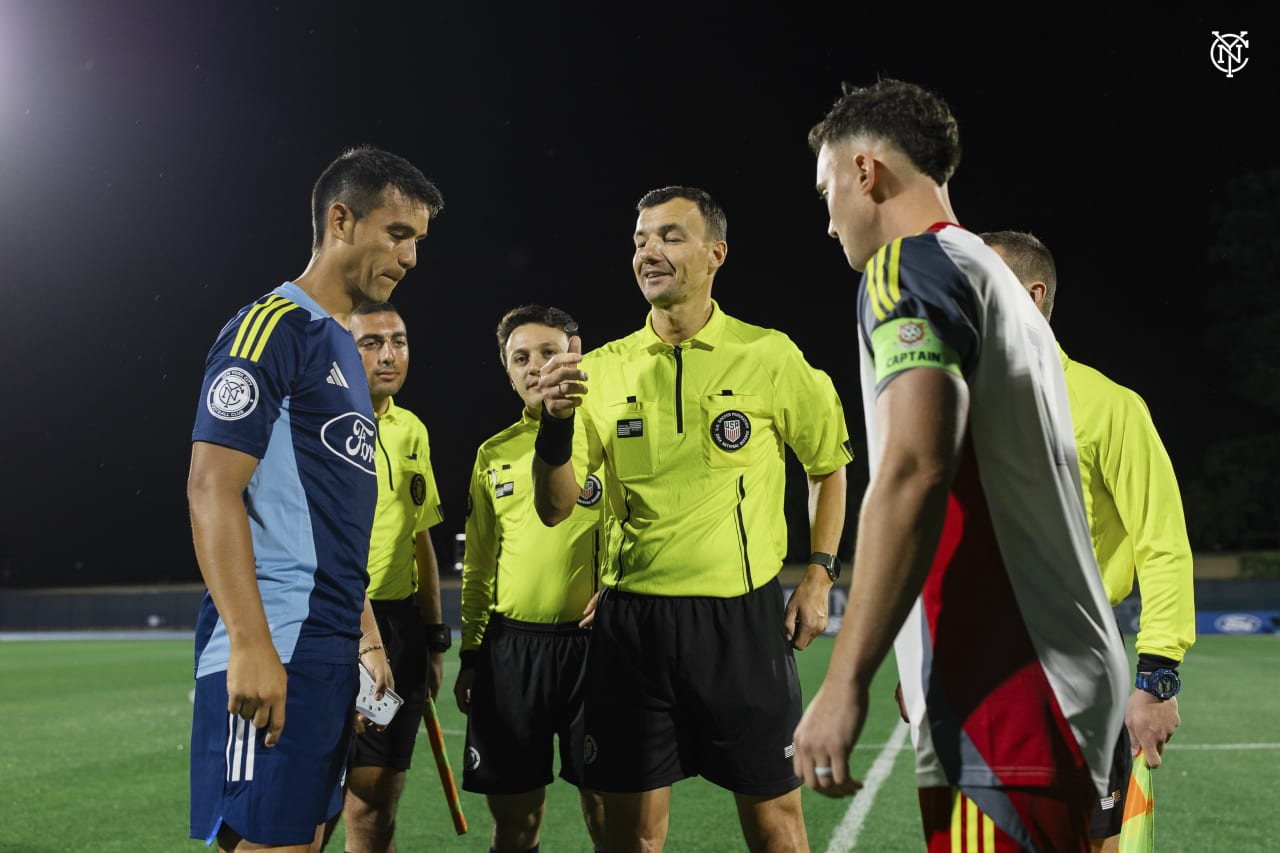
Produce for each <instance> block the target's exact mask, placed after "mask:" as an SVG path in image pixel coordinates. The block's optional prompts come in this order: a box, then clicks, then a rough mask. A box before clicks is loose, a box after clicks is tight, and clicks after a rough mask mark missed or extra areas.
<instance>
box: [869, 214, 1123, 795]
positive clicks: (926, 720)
mask: <svg viewBox="0 0 1280 853" xmlns="http://www.w3.org/2000/svg"><path fill="white" fill-rule="evenodd" d="M858 322H859V328H860V332H861V334H860V335H859V349H860V351H861V353H862V388H863V404H864V405H863V409H864V412H865V415H866V427H867V437H868V442H867V443H868V447H869V449H870V466H871V472H872V475H873V476H874V474H875V470H876V467H877V465H878V462H879V457H880V450H881V447H882V444H883V438H882V437H881V436H880V435H878V434H877V425H876V418H875V401H876V396H877V394H878V393H879V391H880V390H881V389H882V388H883V387H884V386H885V385H886V384H887V383H889V382H891V381H893V379H894V377H895V376H897V375H898V374H899V373H900V372H902V371H903V370H910V369H916V368H927V369H942V370H948V371H951V372H952V373H954V374H956V375H957V376H959V377H961V378H963V380H964V381H965V383H966V384H967V385H968V390H969V419H968V428H967V431H966V435H965V438H964V445H963V451H962V453H963V455H962V458H961V461H960V465H959V468H958V471H957V473H956V477H955V481H954V482H953V483H952V486H951V493H950V496H949V500H948V507H947V515H946V521H945V524H944V527H943V531H942V536H941V540H940V542H939V544H938V549H937V553H936V554H935V556H934V561H933V565H932V568H931V569H930V572H929V576H928V579H927V580H926V582H925V585H924V589H923V590H922V592H921V594H920V597H919V599H918V600H917V601H916V605H915V607H914V608H913V609H912V611H911V614H910V616H909V617H908V618H907V621H906V623H905V624H904V625H903V627H902V630H901V631H900V633H899V634H898V637H897V640H896V642H895V646H894V648H895V652H896V654H897V660H898V670H899V674H900V676H901V679H902V689H903V694H904V698H905V700H906V703H907V709H908V713H909V716H910V718H911V721H912V740H913V742H914V744H915V750H916V776H917V781H918V784H919V786H920V787H931V786H941V785H952V786H958V787H959V786H982V787H1004V786H1013V785H1021V786H1036V787H1040V786H1055V787H1057V786H1063V785H1070V784H1071V782H1073V781H1074V782H1078V781H1080V780H1081V779H1082V777H1084V775H1085V774H1090V775H1091V776H1092V779H1093V782H1094V784H1095V786H1096V787H1097V788H1098V790H1099V792H1100V793H1101V792H1103V791H1104V790H1105V789H1106V784H1107V773H1108V770H1109V768H1110V764H1111V757H1112V754H1113V752H1114V749H1115V745H1116V739H1117V737H1118V736H1119V733H1120V726H1121V725H1122V723H1123V713H1124V710H1123V709H1124V704H1125V703H1124V701H1123V697H1124V696H1125V695H1126V694H1127V692H1128V691H1127V683H1126V679H1127V674H1128V666H1127V663H1126V658H1125V654H1124V648H1123V645H1122V643H1121V639H1120V634H1119V630H1118V628H1117V626H1116V622H1115V618H1114V616H1113V615H1112V612H1111V608H1110V606H1109V605H1108V603H1107V597H1106V594H1105V592H1104V590H1103V586H1102V582H1101V579H1100V576H1099V573H1098V567H1097V564H1096V562H1095V559H1094V555H1093V550H1092V547H1091V544H1090V538H1089V526H1088V522H1087V521H1086V519H1085V511H1084V501H1083V497H1082V494H1081V488H1080V474H1079V471H1078V469H1077V467H1076V451H1075V444H1074V440H1073V438H1072V428H1071V414H1070V410H1069V409H1068V403H1067V389H1066V383H1065V380H1064V378H1063V372H1062V363H1061V361H1060V360H1059V357H1058V349H1057V346H1056V344H1055V341H1054V337H1053V332H1052V331H1051V330H1050V328H1049V324H1048V322H1046V321H1045V319H1044V318H1043V317H1042V316H1040V313H1039V311H1038V310H1037V309H1036V307H1035V305H1034V303H1033V302H1032V300H1031V298H1030V297H1029V296H1028V295H1027V293H1026V291H1025V290H1024V289H1023V288H1022V286H1021V284H1019V282H1018V280H1017V279H1016V278H1015V277H1014V275H1013V273H1012V272H1010V271H1009V269H1008V267H1006V266H1005V264H1004V262H1003V261H1001V260H1000V258H999V256H997V255H996V254H995V253H994V252H993V251H992V250H991V249H990V248H988V247H987V246H986V245H985V244H984V243H983V242H982V240H981V239H979V238H978V237H977V236H976V235H973V234H971V233H969V232H968V231H965V230H964V229H963V228H960V227H959V226H956V225H948V224H939V225H936V226H934V227H933V228H931V229H930V230H929V231H927V232H924V233H921V234H917V235H914V236H910V237H904V238H901V239H898V240H894V241H893V242H891V243H889V244H887V245H886V246H884V247H883V248H881V249H880V251H879V252H877V253H876V255H875V257H874V258H873V259H872V260H871V262H870V263H868V265H867V270H866V272H865V273H864V275H863V278H862V284H861V286H860V288H859V293H858ZM865 511H866V510H865V509H864V512H865ZM871 511H874V508H871Z"/></svg>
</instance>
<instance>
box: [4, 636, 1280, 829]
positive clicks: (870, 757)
mask: <svg viewBox="0 0 1280 853" xmlns="http://www.w3.org/2000/svg"><path fill="white" fill-rule="evenodd" d="M831 642H832V641H831V640H830V639H826V638H823V639H820V640H818V641H817V642H816V643H815V644H814V646H813V647H812V648H811V649H809V650H808V651H806V652H804V653H801V654H799V655H798V657H797V659H798V661H799V664H800V674H801V680H802V682H803V685H804V692H805V695H806V696H810V695H812V694H813V692H814V690H816V689H817V686H818V684H819V683H820V682H821V679H822V676H823V674H824V673H825V671H826V666H827V661H828V658H829V656H830V651H831ZM449 663H450V665H449V666H448V667H447V668H446V674H445V680H446V685H452V681H453V676H454V674H455V673H456V669H455V667H456V663H454V662H453V661H450V662H449ZM1182 672H1183V681H1184V685H1185V690H1184V694H1183V695H1182V696H1181V697H1179V701H1180V703H1181V706H1180V707H1181V711H1182V718H1183V725H1182V727H1181V728H1180V729H1179V730H1178V733H1177V736H1176V737H1175V738H1174V740H1173V741H1172V743H1171V744H1170V747H1169V749H1168V751H1166V753H1165V759H1166V763H1165V766H1164V767H1162V768H1161V769H1159V770H1158V771H1157V772H1156V775H1155V796H1156V849H1157V850H1159V851H1161V853H1177V852H1178V851H1188V853H1208V852H1210V851H1230V853H1251V851H1266V850H1274V849H1278V847H1280V817H1278V816H1277V815H1278V812H1277V809H1276V808H1275V801H1276V797H1277V793H1280V782H1277V776H1276V774H1275V773H1274V771H1273V764H1274V762H1275V761H1276V759H1278V758H1280V730H1278V729H1277V725H1276V722H1275V721H1276V720H1277V719H1280V682H1278V679H1277V673H1278V672H1280V641H1278V638H1276V637H1268V636H1261V637H1227V636H1206V637H1202V638H1201V639H1200V641H1199V642H1198V643H1197V645H1196V647H1195V648H1194V649H1193V650H1192V652H1191V654H1190V655H1189V656H1188V660H1187V662H1186V663H1185V664H1184V665H1183V667H1182ZM895 681H896V674H895V673H894V672H893V671H892V668H891V667H886V668H884V669H883V670H882V671H881V673H880V675H879V676H878V678H877V681H876V683H875V685H874V686H873V690H872V699H873V702H874V705H873V709H872V713H871V717H870V719H869V720H868V723H867V728H866V731H865V733H864V734H863V738H862V744H861V745H860V747H859V749H858V750H857V751H856V752H855V754H854V758H853V771H854V773H855V775H857V776H859V777H863V776H865V774H866V772H867V770H868V769H869V768H870V767H871V765H872V763H873V762H874V761H875V760H876V758H877V756H878V755H879V754H880V752H881V747H882V745H883V744H884V743H885V742H886V741H887V740H888V739H889V738H890V735H891V733H892V731H893V729H894V727H895V725H896V723H897V714H896V707H895V705H894V703H893V695H892V694H893V686H894V683H895ZM0 682H2V683H3V684H4V685H5V686H6V689H5V690H4V692H3V695H2V696H0V715H2V718H3V719H5V720H8V721H9V724H8V727H7V728H8V732H9V734H8V735H7V737H6V738H5V748H4V749H3V750H0V803H3V807H2V809H3V811H2V814H0V853H18V851H21V853H67V851H90V850H92V851H95V853H99V852H101V851H131V853H138V851H141V853H146V851H163V852H164V853H170V851H182V850H192V851H194V850H199V849H202V845H201V844H200V843H199V842H197V841H193V840H187V839H186V833H187V741H188V736H189V731H190V725H191V705H190V699H189V694H190V691H191V688H192V680H191V644H190V642H189V641H181V640H178V641H175V640H150V641H126V640H69V641H53V640H32V641H23V642H0ZM437 704H438V707H439V711H440V715H441V723H442V725H443V727H444V729H445V740H446V743H447V745H448V748H449V758H450V762H451V763H452V765H453V768H454V772H455V776H456V777H458V778H459V779H460V778H461V766H462V740H463V737H462V733H463V730H464V727H465V721H464V718H463V717H462V715H461V714H460V713H459V712H458V710H457V708H456V707H455V706H454V703H453V700H452V694H451V692H450V691H449V690H446V691H444V695H443V696H442V697H441V699H440V701H439V702H438V703H437ZM547 794H548V796H547V814H546V818H545V822H544V828H543V834H542V849H543V850H546V851H557V852H558V851H579V850H581V851H588V850H590V845H589V843H588V842H587V837H586V831H585V829H584V828H583V826H582V819H581V815H580V813H579V810H578V804H577V796H576V791H575V790H574V789H573V788H571V787H569V786H568V785H566V784H564V783H563V782H557V783H555V784H553V785H551V786H550V787H549V788H548V791H547ZM860 796H862V795H860ZM855 802H856V798H855V799H854V800H841V801H832V800H827V799H826V798H823V797H821V796H818V795H815V794H813V793H812V792H809V791H805V792H804V807H805V817H806V822H807V824H808V828H809V840H810V844H811V846H812V848H813V849H814V850H848V849H851V848H850V846H849V839H850V832H849V826H848V824H846V826H845V827H844V829H843V830H839V828H840V826H841V822H842V821H844V820H845V819H846V815H847V812H848V810H849V809H850V807H851V805H852V804H853V803H855ZM462 806H463V810H464V812H465V814H466V816H467V820H468V823H469V825H470V831H469V832H468V833H467V834H466V835H462V836H458V835H456V834H455V833H454V831H453V827H452V824H451V822H450V819H449V812H448V808H447V805H446V803H445V799H444V795H443V793H442V792H441V789H440V783H439V779H438V777H437V776H436V769H435V763H434V761H433V760H432V758H431V752H430V746H429V744H428V743H427V741H426V738H425V737H423V738H422V739H420V740H419V745H418V752H417V755H416V760H415V763H414V767H413V769H412V770H410V771H409V774H408V778H407V781H406V786H405V794H404V798H403V800H402V804H401V809H400V818H399V828H398V832H397V838H398V842H399V847H400V849H401V850H404V851H409V850H439V849H446V850H475V851H483V850H487V849H488V837H489V817H488V812H487V810H486V808H485V804H484V799H483V798H482V797H479V796H476V795H472V794H467V793H465V792H464V793H463V794H462ZM838 830H839V831H838ZM833 836H835V842H834V843H833ZM342 840H343V838H342V830H341V828H339V830H338V833H337V835H336V836H335V838H334V839H333V841H332V842H331V843H330V845H329V847H328V849H329V850H333V851H341V850H342ZM922 847H923V843H922V837H921V834H920V829H919V820H918V817H917V813H916V802H915V786H914V781H913V779H912V774H911V759H910V754H909V749H902V750H900V751H898V752H897V753H896V754H894V757H893V760H892V772H891V773H890V774H889V776H888V777H887V778H886V779H885V781H884V783H883V785H882V787H881V788H880V790H879V792H878V794H877V795H876V797H875V799H874V802H873V804H872V805H871V808H870V810H869V811H868V813H867V815H866V819H865V821H864V822H863V823H862V824H861V826H860V833H859V834H858V836H857V844H856V846H854V847H852V849H856V850H870V851H883V853H893V851H919V850H921V849H922ZM667 849H668V850H671V851H676V853H686V851H688V853H700V852H701V851H707V853H711V851H717V853H719V852H720V851H726V850H741V849H744V846H743V843H742V840H741V834H740V832H739V829H738V823H737V818H736V813H735V810H734V808H733V801H732V796H731V795H730V794H729V793H727V792H725V791H723V790H721V789H719V788H716V787H715V786H713V785H710V784H708V783H706V782H704V781H703V780H701V779H689V780H685V781H683V782H680V783H678V784H677V785H676V786H675V788H674V791H673V795H672V810H671V825H670V832H669V835H668V841H667Z"/></svg>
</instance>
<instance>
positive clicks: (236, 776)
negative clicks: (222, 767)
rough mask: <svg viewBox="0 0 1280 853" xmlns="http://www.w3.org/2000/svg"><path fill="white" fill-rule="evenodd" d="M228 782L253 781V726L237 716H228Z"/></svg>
mask: <svg viewBox="0 0 1280 853" xmlns="http://www.w3.org/2000/svg"><path fill="white" fill-rule="evenodd" d="M227 729H228V734H227V781H228V782H252V781H253V747H254V742H255V740H256V738H255V737H254V735H255V730H254V728H253V726H251V725H250V724H249V722H248V721H247V720H242V719H240V717H239V716H237V715H235V714H228V715H227Z"/></svg>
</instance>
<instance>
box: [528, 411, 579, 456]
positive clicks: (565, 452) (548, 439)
mask: <svg viewBox="0 0 1280 853" xmlns="http://www.w3.org/2000/svg"><path fill="white" fill-rule="evenodd" d="M573 421H574V416H573V415H569V417H567V418H557V417H556V416H555V415H553V414H551V413H550V412H548V411H547V404H546V403H543V404H542V418H541V419H540V420H539V421H538V437H537V438H535V439H534V440H533V452H534V453H536V454H538V458H539V459H541V460H542V461H543V463H545V464H546V465H548V466H549V467H551V468H559V467H560V466H561V465H563V464H564V463H566V462H568V461H569V460H570V459H572V458H573Z"/></svg>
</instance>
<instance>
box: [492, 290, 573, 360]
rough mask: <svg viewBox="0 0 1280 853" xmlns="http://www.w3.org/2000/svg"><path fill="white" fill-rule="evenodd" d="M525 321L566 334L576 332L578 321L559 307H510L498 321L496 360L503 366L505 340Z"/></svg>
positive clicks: (505, 347)
mask: <svg viewBox="0 0 1280 853" xmlns="http://www.w3.org/2000/svg"><path fill="white" fill-rule="evenodd" d="M526 323H537V324H539V325H542V326H551V327H552V328H553V329H560V330H562V331H563V332H564V333H565V334H566V335H576V334H578V321H577V320H575V319H573V318H572V317H570V316H569V315H568V314H567V313H566V312H564V311H561V310H560V309H559V308H544V307H543V306H541V305H521V306H520V307H518V308H512V309H511V310H510V311H508V312H507V313H506V314H503V315H502V319H501V320H499V321H498V360H499V362H501V364H502V366H503V367H506V366H507V341H508V340H509V339H510V338H511V333H512V332H514V331H515V330H516V329H518V328H520V327H521V326H523V325H525V324H526Z"/></svg>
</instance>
